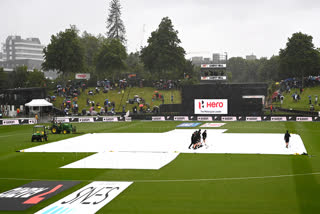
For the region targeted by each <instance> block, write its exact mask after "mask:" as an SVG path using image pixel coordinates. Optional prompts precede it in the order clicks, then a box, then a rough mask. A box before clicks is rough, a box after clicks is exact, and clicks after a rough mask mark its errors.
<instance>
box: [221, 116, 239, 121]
mask: <svg viewBox="0 0 320 214" xmlns="http://www.w3.org/2000/svg"><path fill="white" fill-rule="evenodd" d="M221 120H222V121H237V117H232V116H226V117H221Z"/></svg>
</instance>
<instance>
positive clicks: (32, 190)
mask: <svg viewBox="0 0 320 214" xmlns="http://www.w3.org/2000/svg"><path fill="white" fill-rule="evenodd" d="M46 189H48V188H47V187H19V188H15V189H12V190H9V191H7V192H4V193H1V194H0V198H29V197H30V196H32V195H35V194H37V193H39V192H42V191H44V190H46Z"/></svg>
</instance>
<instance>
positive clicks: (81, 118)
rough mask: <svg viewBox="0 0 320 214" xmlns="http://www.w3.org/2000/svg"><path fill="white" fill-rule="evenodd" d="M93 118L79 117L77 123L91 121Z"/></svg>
mask: <svg viewBox="0 0 320 214" xmlns="http://www.w3.org/2000/svg"><path fill="white" fill-rule="evenodd" d="M92 122H94V121H93V118H92V117H80V118H79V123H92Z"/></svg>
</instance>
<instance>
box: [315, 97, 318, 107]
mask: <svg viewBox="0 0 320 214" xmlns="http://www.w3.org/2000/svg"><path fill="white" fill-rule="evenodd" d="M314 104H315V105H317V104H318V95H316V96H315V98H314Z"/></svg>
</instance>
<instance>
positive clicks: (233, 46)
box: [0, 0, 320, 58]
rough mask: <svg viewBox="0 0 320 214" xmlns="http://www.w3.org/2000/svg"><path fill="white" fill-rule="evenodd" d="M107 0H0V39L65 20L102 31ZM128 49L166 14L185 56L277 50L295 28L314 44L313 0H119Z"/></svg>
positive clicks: (318, 33) (57, 26)
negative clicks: (306, 35) (175, 31)
mask: <svg viewBox="0 0 320 214" xmlns="http://www.w3.org/2000/svg"><path fill="white" fill-rule="evenodd" d="M109 2H110V0H0V8H1V18H2V19H1V22H0V42H1V43H3V42H4V41H5V39H6V37H7V36H8V35H21V36H22V37H23V38H26V37H38V38H40V41H41V42H42V43H43V44H45V45H47V44H48V43H49V42H50V36H51V35H52V34H56V33H58V32H59V31H64V30H65V29H66V28H68V27H69V26H70V25H71V24H72V25H76V26H77V27H78V29H79V30H80V31H81V32H82V31H84V30H86V31H87V32H89V33H92V34H94V35H98V34H99V33H101V34H104V33H105V32H106V27H105V26H106V19H107V15H108V9H109ZM120 2H121V5H122V19H123V21H124V24H125V27H126V30H127V33H126V36H127V40H128V42H127V46H128V47H127V49H128V51H129V52H132V51H136V50H139V49H140V46H141V45H142V46H145V45H146V44H147V39H148V37H149V36H150V34H151V32H152V31H154V30H156V29H157V27H158V25H159V23H160V21H161V19H162V18H163V17H165V16H168V17H169V18H170V19H171V20H172V22H173V25H174V28H175V29H176V30H178V31H179V34H178V36H179V38H180V40H181V42H182V43H181V46H182V47H183V48H184V49H185V50H186V52H187V57H191V56H197V55H202V56H211V54H212V53H223V52H227V53H228V55H229V57H233V56H242V57H245V55H249V54H252V53H253V54H255V55H257V56H258V57H268V58H269V57H270V56H272V55H277V54H278V52H279V49H280V48H284V47H285V44H286V42H287V39H288V37H290V36H291V35H292V34H293V33H295V32H298V31H301V32H303V33H306V34H309V35H311V36H313V43H314V44H315V46H316V47H320V30H319V29H320V28H319V27H320V25H319V20H320V1H318V0H259V1H258V0H241V1H240V0H176V1H174V0H161V1H159V0H120Z"/></svg>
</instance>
